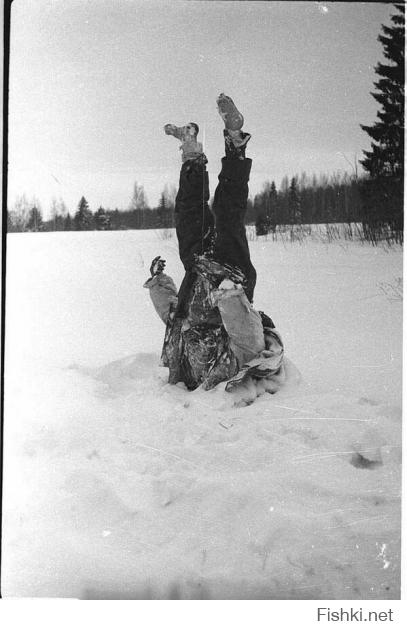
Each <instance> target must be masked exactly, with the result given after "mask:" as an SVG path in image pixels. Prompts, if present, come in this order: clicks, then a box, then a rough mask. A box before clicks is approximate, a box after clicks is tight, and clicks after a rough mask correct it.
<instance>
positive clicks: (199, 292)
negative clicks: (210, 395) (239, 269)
mask: <svg viewBox="0 0 407 630" xmlns="http://www.w3.org/2000/svg"><path fill="white" fill-rule="evenodd" d="M144 287H145V288H148V289H149V291H150V297H151V300H152V302H153V305H154V307H155V310H156V311H157V313H158V315H159V316H160V317H161V319H162V321H163V322H164V323H165V324H166V332H165V338H164V344H163V349H162V355H161V361H162V365H164V366H166V367H168V368H169V382H170V383H174V384H175V383H177V382H179V381H182V382H184V383H185V384H186V386H187V387H188V389H195V388H196V387H198V386H200V385H201V386H202V388H203V389H211V388H213V387H215V386H216V385H217V384H218V383H220V382H221V381H226V391H229V392H232V391H235V390H237V389H239V388H240V389H242V387H243V388H246V390H247V391H251V394H253V395H251V397H252V398H255V397H256V395H258V393H262V392H264V391H270V392H274V391H276V389H277V388H278V386H279V385H280V384H281V382H282V381H283V380H284V365H283V358H284V348H283V342H282V340H281V337H280V335H279V333H278V332H277V330H276V329H275V327H274V324H273V323H272V321H271V319H270V318H269V317H267V316H266V315H264V313H260V312H257V311H256V310H255V309H254V308H253V307H252V306H251V304H250V303H249V301H248V299H247V297H246V295H245V293H244V290H243V289H242V287H241V286H236V285H233V283H231V282H229V283H228V282H226V283H222V284H221V285H220V287H219V288H217V287H216V286H214V285H212V284H211V282H210V281H209V280H208V279H207V278H205V277H203V276H201V275H200V274H197V275H196V279H195V281H194V283H193V287H192V292H191V298H190V300H189V308H188V313H187V316H186V317H183V318H179V317H177V316H176V306H177V289H176V286H175V283H174V282H173V280H172V278H170V276H168V275H166V274H164V273H161V274H158V275H157V276H154V277H153V278H150V279H148V280H147V281H146V282H145V284H144Z"/></svg>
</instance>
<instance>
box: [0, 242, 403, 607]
mask: <svg viewBox="0 0 407 630" xmlns="http://www.w3.org/2000/svg"><path fill="white" fill-rule="evenodd" d="M250 246H251V251H252V258H253V262H254V264H255V266H256V268H257V270H258V284H257V289H256V294H255V306H256V307H258V308H260V309H262V310H264V311H265V312H266V313H268V314H269V315H271V317H272V318H273V320H274V321H275V323H276V325H277V328H278V329H279V331H280V332H281V334H282V336H283V339H284V341H285V346H286V354H287V356H288V357H289V359H290V361H291V364H292V366H295V369H297V370H298V371H299V372H300V373H301V375H302V381H301V382H300V383H297V382H296V379H295V378H291V380H290V382H289V383H288V384H287V385H286V387H285V388H283V389H282V390H281V391H280V392H278V393H277V394H275V395H270V394H265V395H264V396H262V397H260V398H258V399H257V401H256V402H255V403H254V404H253V405H251V406H249V407H244V408H242V407H233V405H232V403H233V399H232V398H231V395H230V394H227V393H226V392H225V391H224V388H223V385H222V384H221V385H219V386H218V387H217V388H216V389H215V390H212V391H209V392H202V391H199V390H197V391H195V392H192V393H191V392H188V391H186V390H185V389H184V388H182V387H180V386H170V385H168V384H167V382H166V379H167V370H166V369H165V368H162V367H160V366H159V356H160V350H161V344H162V337H163V332H164V330H163V325H162V323H161V321H160V320H159V318H158V316H157V315H156V314H155V312H154V310H153V308H152V306H151V305H150V302H149V296H148V292H147V291H146V290H145V289H143V288H142V284H143V282H144V281H145V280H146V278H147V277H148V275H149V273H148V268H149V264H150V261H151V259H152V258H153V257H154V256H155V255H157V254H161V255H162V256H163V257H164V258H166V260H167V270H168V273H170V274H172V275H173V277H174V279H175V280H176V282H177V283H178V284H179V282H180V280H181V278H182V268H181V264H180V262H179V261H178V255H177V242H176V239H175V237H173V238H170V239H163V238H162V237H161V235H160V233H159V232H155V231H144V232H135V231H127V232H105V233H103V232H89V233H53V234H11V235H9V236H8V250H7V309H6V319H7V321H6V370H5V419H4V439H5V445H4V504H3V566H2V594H3V597H13V596H24V597H79V598H104V599H107V598H142V599H148V598H165V599H166V598H182V599H187V598H192V599H200V598H218V599H232V598H239V599H250V598H254V599H262V598H270V599H337V598H338V599H370V598H371V599H397V598H398V597H399V596H400V590H399V587H400V567H399V563H400V485H401V392H402V385H401V360H402V344H401V341H402V302H401V296H400V284H399V283H400V278H401V276H402V252H401V249H400V248H395V249H391V250H389V251H385V250H384V249H383V248H373V247H371V246H368V245H361V244H358V243H349V242H345V241H338V242H335V243H332V244H325V243H323V242H322V241H321V239H315V240H313V239H308V240H307V241H306V242H304V243H302V244H300V243H293V244H290V243H286V244H284V243H281V242H273V241H272V240H266V239H264V238H259V239H258V240H253V241H251V242H250ZM295 369H294V367H293V369H292V373H293V374H294V375H295Z"/></svg>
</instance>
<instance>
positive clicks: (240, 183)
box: [175, 157, 256, 317]
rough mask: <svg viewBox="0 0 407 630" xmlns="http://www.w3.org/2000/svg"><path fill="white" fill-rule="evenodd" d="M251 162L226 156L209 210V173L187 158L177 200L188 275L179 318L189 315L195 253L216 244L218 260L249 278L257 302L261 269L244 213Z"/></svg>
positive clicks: (181, 293)
mask: <svg viewBox="0 0 407 630" xmlns="http://www.w3.org/2000/svg"><path fill="white" fill-rule="evenodd" d="M251 166H252V161H251V160H250V159H248V158H246V159H244V160H238V159H228V158H226V157H224V158H223V159H222V169H221V172H220V173H219V176H218V179H219V183H218V185H217V187H216V191H215V197H214V202H213V210H212V212H213V214H212V213H211V211H210V210H209V206H208V200H209V182H208V173H207V171H206V168H205V166H204V165H202V164H193V163H191V162H185V163H184V164H183V165H182V168H181V174H180V180H179V190H178V194H177V198H176V200H175V220H176V231H177V238H178V244H179V255H180V258H181V261H182V263H183V265H184V268H185V277H184V279H183V281H182V283H181V286H180V289H179V293H178V296H179V297H178V304H179V307H178V313H177V315H178V316H179V317H182V316H185V314H186V310H187V300H188V296H189V293H190V289H191V287H192V284H193V282H194V279H195V272H194V271H193V262H194V255H195V254H198V255H199V254H202V253H204V252H205V251H206V250H207V249H208V248H209V247H210V246H211V245H212V247H213V256H214V258H215V259H216V260H217V261H219V262H221V263H223V264H224V263H228V264H230V265H234V266H237V267H239V268H240V269H241V270H242V271H243V273H244V274H245V276H246V280H247V286H246V288H245V291H246V295H247V297H248V299H249V301H250V302H252V301H253V292H254V287H255V284H256V270H255V268H254V267H253V265H252V263H251V260H250V252H249V245H248V242H247V237H246V229H245V224H244V217H245V214H246V209H247V197H248V192H249V188H248V182H249V176H250V169H251Z"/></svg>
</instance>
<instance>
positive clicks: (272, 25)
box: [9, 0, 395, 215]
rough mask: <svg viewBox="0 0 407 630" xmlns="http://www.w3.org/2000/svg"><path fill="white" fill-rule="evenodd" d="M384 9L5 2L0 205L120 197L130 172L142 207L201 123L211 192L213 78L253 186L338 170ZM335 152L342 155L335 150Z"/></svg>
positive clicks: (154, 1) (377, 54)
mask: <svg viewBox="0 0 407 630" xmlns="http://www.w3.org/2000/svg"><path fill="white" fill-rule="evenodd" d="M394 12H395V10H394V9H393V7H392V6H391V5H390V4H387V3H377V2H351V3H342V2H325V3H323V2H287V1H284V2H274V1H271V2H234V1H229V2H216V1H212V2H209V1H204V0H202V1H191V2H186V1H184V0H166V1H164V0H35V2H34V1H33V0H14V2H13V4H12V15H11V51H10V92H9V98H10V105H9V107H10V117H9V206H12V204H13V202H14V200H15V198H16V196H17V195H21V194H23V193H25V194H26V195H27V197H28V198H31V197H32V196H36V197H37V198H38V199H39V200H40V202H41V204H42V209H43V212H44V214H45V215H47V213H48V210H49V207H50V203H51V199H52V197H57V198H59V197H62V198H63V199H64V201H65V203H66V204H67V206H68V209H69V210H70V211H71V212H75V210H76V208H77V204H78V202H79V199H80V198H81V196H82V195H84V196H85V197H86V198H87V200H88V201H89V204H90V207H91V209H92V210H93V211H94V210H96V209H97V208H98V207H99V206H100V205H103V206H104V207H110V208H115V207H118V208H121V209H126V208H127V207H128V204H129V201H130V198H131V196H132V189H133V185H134V181H135V180H137V181H138V182H139V183H141V184H143V185H144V188H145V191H146V193H147V197H148V201H149V203H150V205H152V206H153V205H155V204H157V202H158V198H159V194H160V192H161V191H162V189H163V188H164V186H165V184H166V183H170V184H177V182H178V172H179V167H180V164H181V158H180V151H179V150H178V146H179V142H178V141H177V140H175V138H172V137H170V136H166V135H164V132H163V129H162V128H163V125H164V124H165V123H168V122H170V123H174V124H177V125H182V124H185V123H187V122H189V121H194V122H197V123H198V124H199V125H200V128H201V132H200V139H201V141H203V142H204V148H205V152H206V154H207V156H208V159H209V165H208V169H209V173H210V183H211V192H212V194H213V192H214V189H215V186H216V181H217V172H218V170H219V166H220V159H221V157H222V155H223V136H222V129H223V124H222V122H221V119H220V117H219V115H218V113H217V110H216V102H215V101H216V97H217V95H218V94H219V93H220V92H225V93H226V94H229V95H230V96H232V98H233V99H234V100H235V102H236V104H237V106H238V107H239V109H240V110H241V111H242V113H243V114H244V116H245V127H244V129H245V130H246V131H249V132H250V133H251V134H252V139H251V141H250V143H249V145H248V150H247V155H248V157H251V158H253V167H252V175H251V182H250V192H251V194H252V195H254V194H255V193H256V192H258V191H259V190H260V189H261V187H262V184H263V182H264V181H266V180H270V181H271V180H275V181H276V184H277V187H278V186H279V185H280V183H281V179H282V178H283V176H284V175H288V176H289V177H291V176H293V175H295V174H296V173H301V172H302V171H306V172H307V173H308V174H309V175H312V173H314V172H315V173H317V174H319V173H321V172H324V173H328V174H329V173H332V172H334V171H338V170H340V171H348V172H351V168H350V166H349V164H348V162H347V161H346V159H345V158H347V159H348V160H349V161H350V162H353V161H354V156H355V155H356V154H357V155H358V157H362V149H366V148H369V138H368V136H367V135H366V134H365V133H364V132H363V131H362V130H361V129H360V127H359V124H360V123H364V124H370V123H372V122H373V121H374V120H375V118H376V111H377V105H378V104H377V103H376V101H374V99H373V98H372V96H371V95H370V91H372V90H373V89H374V88H373V81H374V80H375V79H376V75H375V73H374V66H375V65H376V64H377V62H378V61H379V60H382V58H383V57H382V46H381V44H380V43H379V42H378V41H377V36H378V35H379V33H380V30H381V29H380V27H381V24H382V23H385V24H389V21H390V20H389V18H390V15H391V14H392V13H394ZM344 156H345V157H344Z"/></svg>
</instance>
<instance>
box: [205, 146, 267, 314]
mask: <svg viewBox="0 0 407 630" xmlns="http://www.w3.org/2000/svg"><path fill="white" fill-rule="evenodd" d="M251 165H252V160H250V159H249V158H245V159H244V160H238V159H229V158H226V157H224V158H223V159H222V170H221V172H220V174H219V177H218V179H219V183H218V186H217V188H216V191H215V197H214V202H213V213H214V215H215V228H216V240H215V246H214V256H215V258H216V260H218V261H219V262H221V263H228V264H230V265H235V266H237V267H239V268H240V269H241V270H242V271H243V273H244V274H245V276H246V280H247V286H246V289H245V292H246V295H247V297H248V299H249V301H250V302H252V301H253V292H254V287H255V285H256V276H257V274H256V270H255V268H254V267H253V265H252V262H251V260H250V251H249V244H248V242H247V237H246V228H245V223H244V218H245V214H246V210H247V197H248V193H249V187H248V182H249V176H250V169H251Z"/></svg>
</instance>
